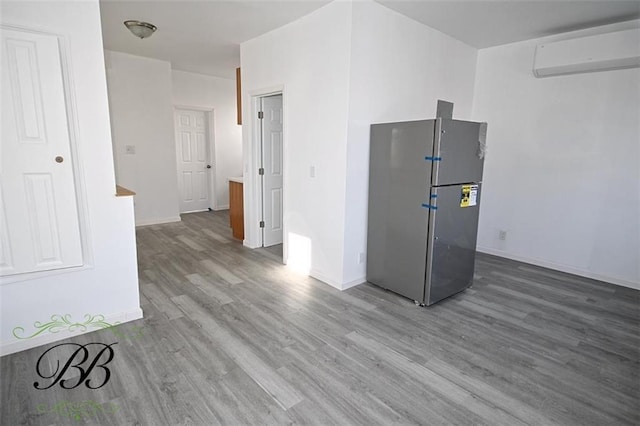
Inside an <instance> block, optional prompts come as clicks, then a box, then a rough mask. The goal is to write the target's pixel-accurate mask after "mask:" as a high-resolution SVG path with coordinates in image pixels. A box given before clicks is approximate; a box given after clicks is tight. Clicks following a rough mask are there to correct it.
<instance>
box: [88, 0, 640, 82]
mask: <svg viewBox="0 0 640 426" xmlns="http://www.w3.org/2000/svg"><path fill="white" fill-rule="evenodd" d="M356 1H357V0H356ZM376 1H377V2H378V3H380V4H382V5H384V6H386V7H388V8H390V9H393V10H395V11H397V12H399V13H401V14H403V15H406V16H408V17H409V18H412V19H414V20H416V21H418V22H422V23H423V24H425V25H428V26H430V27H432V28H435V29H437V30H439V31H442V32H443V33H446V34H449V35H450V36H452V37H454V38H457V39H459V40H461V41H463V42H465V43H467V44H469V45H471V46H474V47H477V48H485V47H490V46H497V45H500V44H506V43H511V42H515V41H521V40H527V39H531V38H537V37H542V36H546V35H550V34H557V33H561V32H566V31H572V30H577V29H582V28H589V27H594V26H598V25H605V24H610V23H615V22H622V21H628V20H631V19H637V18H639V17H640V1H621V0H606V1H602V0H601V1H584V0H554V1H545V0H538V1H524V0H502V1H500V0H498V1H486V0H466V1H459V0H446V1H445V0H440V1H436V0H376ZM327 3H329V0H252V1H251V0H231V1H220V0H209V1H203V0H200V1H188V0H187V1H185V0H155V1H151V0H146V1H127V0H124V1H123V0H101V1H100V11H101V15H102V34H103V38H104V46H105V48H106V49H110V50H117V51H120V52H126V53H131V54H134V55H139V56H146V57H151V58H156V59H162V60H165V61H169V62H171V64H172V67H173V68H174V69H179V70H184V71H191V72H196V73H201V74H208V75H214V76H219V77H227V78H233V77H234V75H235V74H234V73H235V71H234V70H235V68H236V67H238V66H239V64H240V43H242V42H244V41H246V40H250V39H252V38H254V37H257V36H259V35H262V34H264V33H266V32H268V31H271V30H273V29H275V28H278V27H281V26H282V25H285V24H287V23H289V22H292V21H295V20H297V19H299V18H300V17H302V16H304V15H307V14H309V13H311V12H313V11H314V10H316V9H318V8H320V7H322V6H323V5H325V4H327ZM128 19H136V20H141V21H147V22H151V23H152V24H154V25H156V26H157V27H158V31H157V32H156V33H155V34H154V35H153V37H151V38H148V39H144V40H140V39H137V38H135V37H134V36H133V35H132V34H131V33H129V31H128V30H127V29H126V28H125V27H124V25H123V24H122V23H123V21H125V20H128Z"/></svg>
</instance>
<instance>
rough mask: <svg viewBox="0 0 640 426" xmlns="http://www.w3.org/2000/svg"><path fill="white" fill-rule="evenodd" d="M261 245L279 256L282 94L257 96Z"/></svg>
mask: <svg viewBox="0 0 640 426" xmlns="http://www.w3.org/2000/svg"><path fill="white" fill-rule="evenodd" d="M257 109H258V113H257V123H256V128H257V129H258V132H256V135H257V136H258V139H259V140H258V141H257V142H258V146H259V164H260V166H259V177H260V185H259V188H260V199H261V215H262V218H261V220H260V227H261V234H262V236H261V240H262V244H261V245H262V247H272V250H273V252H274V254H275V252H278V253H279V255H280V257H282V240H283V185H284V173H283V169H284V167H283V110H282V93H278V94H271V95H267V96H261V97H259V98H258V99H257Z"/></svg>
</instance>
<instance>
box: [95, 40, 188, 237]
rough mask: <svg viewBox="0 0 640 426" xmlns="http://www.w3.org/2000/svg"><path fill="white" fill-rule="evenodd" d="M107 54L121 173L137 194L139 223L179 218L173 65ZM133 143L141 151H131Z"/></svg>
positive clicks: (120, 178)
mask: <svg viewBox="0 0 640 426" xmlns="http://www.w3.org/2000/svg"><path fill="white" fill-rule="evenodd" d="M104 54H105V60H106V66H107V83H108V90H109V109H110V111H111V130H112V132H113V143H114V151H115V155H116V176H117V180H118V184H120V185H122V186H125V187H127V188H129V189H131V190H133V191H135V193H136V197H135V212H136V225H147V224H151V223H163V222H173V221H179V220H180V216H179V206H178V178H177V170H176V154H175V152H176V151H175V135H174V126H173V107H172V103H173V99H172V96H173V95H172V92H171V64H170V63H169V62H166V61H160V60H156V59H150V58H143V57H140V56H134V55H129V54H126V53H121V52H114V51H109V50H105V51H104ZM127 145H131V146H134V147H135V154H127V153H126V152H125V147H126V146H127Z"/></svg>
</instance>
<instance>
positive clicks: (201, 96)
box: [171, 70, 242, 210]
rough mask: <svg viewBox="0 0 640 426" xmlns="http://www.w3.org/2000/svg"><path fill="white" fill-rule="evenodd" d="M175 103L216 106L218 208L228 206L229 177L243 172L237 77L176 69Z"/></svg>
mask: <svg viewBox="0 0 640 426" xmlns="http://www.w3.org/2000/svg"><path fill="white" fill-rule="evenodd" d="M171 75H172V83H173V84H172V90H173V105H174V106H176V105H179V106H189V107H199V108H206V109H207V110H213V122H214V139H215V156H214V159H215V164H214V168H215V177H214V182H215V200H214V203H213V208H214V209H216V210H221V209H227V208H229V183H228V181H227V178H229V177H234V176H242V127H241V126H239V125H238V124H237V117H236V83H235V80H229V79H226V78H219V77H211V76H207V75H202V74H194V73H190V72H184V71H177V70H173V71H172V72H171Z"/></svg>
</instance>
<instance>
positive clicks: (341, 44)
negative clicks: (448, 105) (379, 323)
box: [240, 2, 352, 288]
mask: <svg viewBox="0 0 640 426" xmlns="http://www.w3.org/2000/svg"><path fill="white" fill-rule="evenodd" d="M351 6H352V5H351V3H348V2H333V3H330V4H328V5H326V6H324V7H322V8H320V9H318V10H317V11H315V12H313V13H311V14H309V15H307V16H305V17H303V18H301V19H299V20H297V21H295V22H293V23H291V24H288V25H285V26H284V27H281V28H279V29H276V30H274V31H271V32H269V33H267V34H265V35H262V36H260V37H258V38H255V39H253V40H249V41H247V42H245V43H242V44H241V46H240V56H241V64H242V104H243V125H242V137H243V152H244V202H245V204H244V205H245V227H244V229H245V245H247V246H250V247H256V246H258V245H259V241H260V239H259V228H258V221H259V220H260V219H259V217H258V212H259V210H260V204H259V194H260V193H259V192H258V188H259V179H258V174H257V170H258V164H257V162H256V161H255V160H256V159H257V157H258V156H257V150H256V147H255V146H254V145H253V144H252V137H253V134H254V132H255V131H256V126H255V125H254V122H253V120H254V119H255V113H254V109H253V107H254V102H253V98H252V97H253V96H255V95H259V94H266V93H269V92H274V91H283V103H284V105H283V108H284V112H283V113H284V197H283V200H284V226H285V228H284V254H285V260H286V261H287V262H289V263H292V260H294V259H293V258H292V256H291V255H292V254H293V255H294V258H295V262H296V263H298V265H296V266H298V267H299V268H301V269H307V270H309V271H310V273H311V275H312V276H315V277H317V278H319V279H321V280H323V281H325V282H327V283H329V284H331V285H333V286H335V287H338V288H341V286H342V281H343V270H342V269H343V266H342V259H343V244H344V223H345V216H344V215H345V181H346V138H347V117H348V94H349V50H350V36H351V34H350V32H351ZM312 167H313V168H314V175H315V177H311V168H312Z"/></svg>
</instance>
